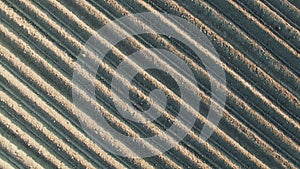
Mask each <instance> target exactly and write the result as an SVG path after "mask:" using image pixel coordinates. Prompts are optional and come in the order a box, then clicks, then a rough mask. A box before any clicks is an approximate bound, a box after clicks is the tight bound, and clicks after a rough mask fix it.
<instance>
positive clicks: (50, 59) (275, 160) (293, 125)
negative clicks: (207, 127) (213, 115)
mask: <svg viewBox="0 0 300 169" xmlns="http://www.w3.org/2000/svg"><path fill="white" fill-rule="evenodd" d="M147 11H159V12H167V13H170V14H174V15H177V16H180V17H182V18H185V19H187V20H188V21H190V22H192V23H193V24H194V25H196V26H197V27H198V28H199V31H202V32H204V33H205V35H207V37H208V38H209V39H210V40H211V42H212V44H213V45H214V47H215V48H216V50H217V51H218V53H219V55H220V59H221V61H222V62H221V63H219V64H220V65H221V66H222V67H223V69H224V71H225V74H226V80H227V88H226V92H227V101H226V106H225V111H224V112H223V118H222V119H221V121H220V123H219V125H218V129H217V130H216V131H215V133H214V134H213V136H212V137H210V138H209V140H208V141H207V142H201V141H200V142H199V141H198V139H197V138H198V136H199V134H200V131H201V128H202V126H203V119H204V118H205V116H206V114H207V111H208V106H209V105H210V104H211V103H212V102H214V101H213V100H210V92H209V89H210V83H209V78H208V76H207V73H206V71H205V68H204V67H203V64H202V63H201V62H199V61H197V60H196V59H195V57H194V56H193V54H191V53H190V51H189V50H187V49H186V48H185V47H184V46H183V45H182V44H180V43H178V42H176V41H175V40H173V39H171V38H169V37H165V36H157V35H152V34H150V35H141V36H138V37H135V38H131V39H127V40H125V41H124V42H122V43H120V44H119V45H118V46H117V47H116V48H114V50H112V51H111V52H110V53H109V54H108V56H107V65H108V68H102V67H101V66H100V68H99V69H100V70H101V71H99V74H98V81H97V85H96V94H97V102H96V103H95V105H96V106H99V107H101V108H103V109H104V110H105V112H106V113H107V116H108V117H109V118H108V119H109V120H110V122H111V124H112V125H113V126H115V127H116V128H119V129H120V130H122V132H125V133H127V134H129V135H132V136H135V135H140V136H145V135H146V136H147V135H148V136H149V135H151V134H154V133H155V132H157V130H164V129H165V128H167V127H168V126H169V125H170V124H169V123H168V122H169V121H168V120H161V121H158V122H157V123H156V124H154V125H152V126H147V125H144V126H139V125H138V124H135V123H131V122H128V121H126V120H124V119H123V118H121V117H120V115H119V114H118V113H116V110H115V109H114V108H113V105H112V103H111V101H109V96H108V92H107V91H108V90H109V82H110V81H109V80H110V72H109V70H112V69H114V66H115V65H114V63H115V62H117V61H115V60H118V59H122V57H126V55H128V54H130V53H132V52H133V51H136V50H137V49H140V48H141V47H145V46H146V47H147V46H160V47H161V48H164V49H167V50H170V51H172V52H174V53H176V54H177V55H178V56H180V57H181V58H182V59H183V60H185V61H186V62H190V65H191V69H192V70H193V71H194V72H195V73H196V74H197V77H198V79H199V86H198V87H199V90H198V91H196V92H198V93H199V95H200V96H201V97H202V98H203V100H202V101H203V103H201V111H199V114H198V115H197V121H196V124H195V126H194V127H193V129H192V131H191V132H190V133H189V134H188V135H187V136H186V137H185V139H184V140H182V141H181V142H180V144H179V145H178V146H177V147H175V148H172V149H171V150H169V151H167V152H166V153H164V154H162V155H159V156H155V157H150V158H144V159H130V158H124V157H120V156H116V155H113V154H111V153H109V152H107V151H105V150H104V149H102V148H101V147H99V146H97V144H95V143H94V142H93V141H92V140H91V139H90V138H89V137H87V136H86V134H85V133H84V131H83V130H82V128H81V126H80V123H79V121H78V119H77V114H76V111H75V110H74V107H73V104H72V74H73V69H74V67H75V66H76V64H77V63H76V58H77V56H78V54H79V52H80V49H82V47H83V46H84V44H85V42H86V41H87V40H88V38H89V37H90V36H92V35H93V34H94V33H95V31H97V30H98V29H100V28H101V27H102V26H103V25H105V24H106V23H108V22H110V21H111V20H114V19H117V18H120V17H122V16H123V15H128V14H130V13H139V12H147ZM147 42H149V43H147ZM110 58H114V59H115V60H114V59H110ZM0 72H1V74H0V99H1V102H0V104H1V107H0V112H1V113H0V166H1V168H31V167H32V168H42V167H43V168H57V167H61V168H126V167H127V168H300V155H299V154H300V79H299V76H300V3H299V1H297V0H281V1H278V0H261V1H259V0H219V1H215V0H203V1H201V0H192V1H186V0H176V1H173V0H163V1H159V0H155V1H143V0H128V1H120V0H119V1H112V0H101V1H96V0H87V1H85V0H74V1H64V0H58V1H55V0H41V1H39V0H32V1H27V0H1V1H0ZM150 74H151V75H153V77H155V78H156V79H159V77H157V74H159V73H155V72H150ZM143 78H145V79H146V80H149V81H150V79H147V77H146V76H145V77H141V79H143ZM149 83H150V82H149ZM165 83H168V82H165ZM166 86H167V87H169V88H170V86H168V85H166ZM142 89H144V90H147V87H144V88H143V87H142ZM172 91H173V90H172ZM134 92H137V91H135V90H134V91H133V93H134ZM176 96H177V94H176V90H174V91H173V93H172V94H170V100H172V101H171V103H172V104H174V107H175V108H173V109H172V107H169V109H168V112H170V115H175V116H176V113H175V114H172V113H174V112H176V105H177V102H176ZM173 102H174V103H173ZM216 104H217V103H216ZM149 133H150V134H149Z"/></svg>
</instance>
